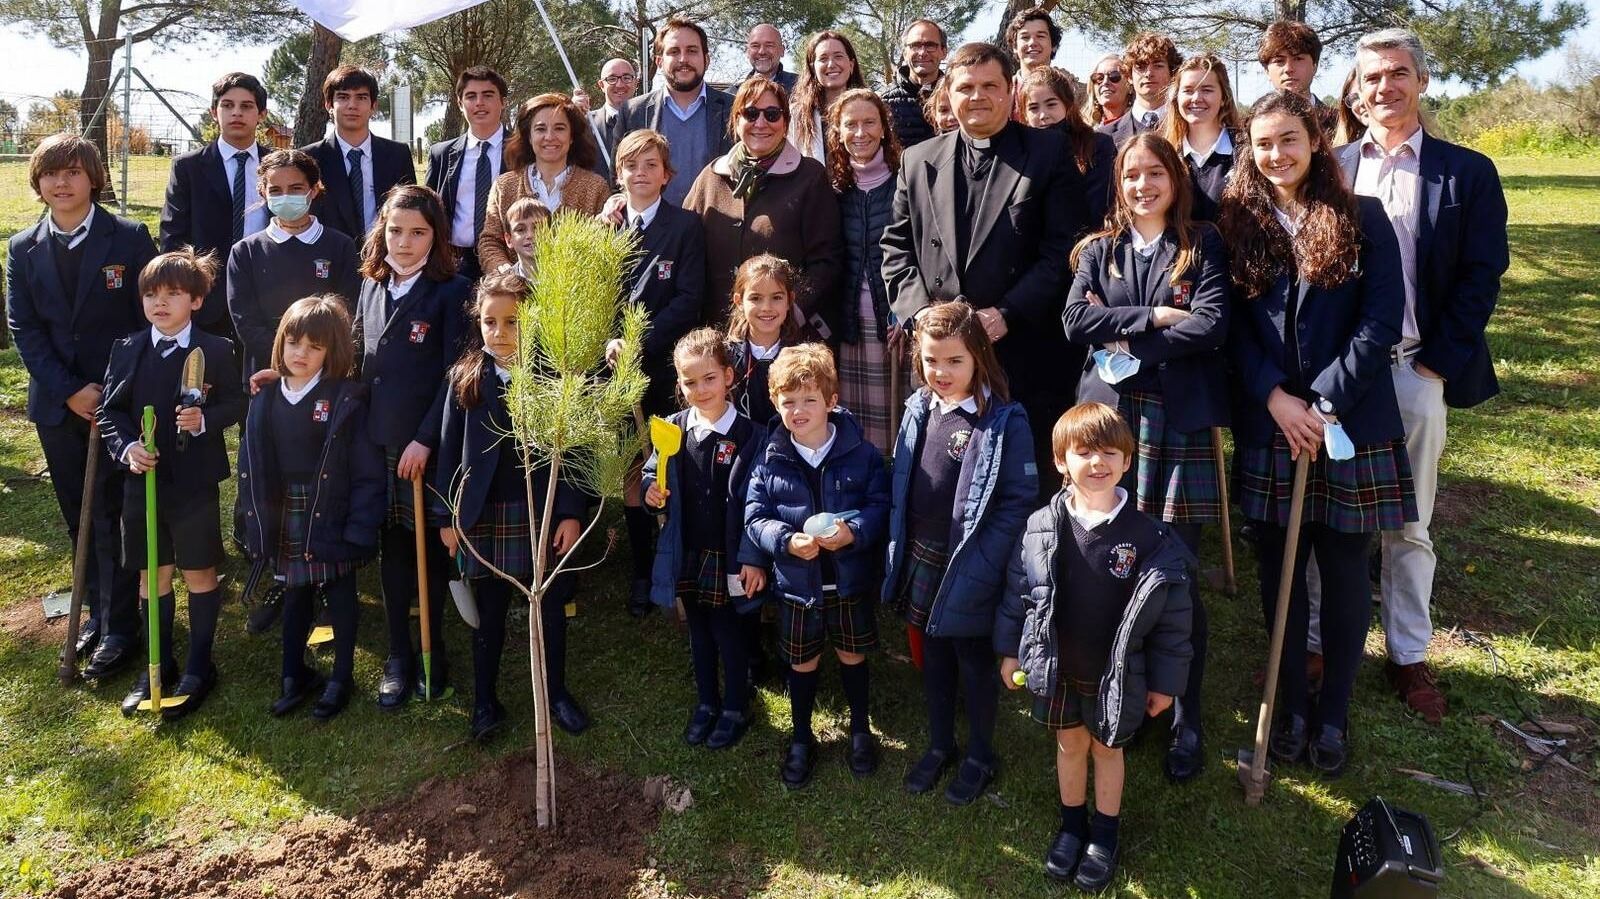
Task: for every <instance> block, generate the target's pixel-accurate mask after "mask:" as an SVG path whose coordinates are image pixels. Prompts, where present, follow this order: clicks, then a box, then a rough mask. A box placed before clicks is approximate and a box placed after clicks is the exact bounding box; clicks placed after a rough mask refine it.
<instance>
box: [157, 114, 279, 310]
mask: <svg viewBox="0 0 1600 899" xmlns="http://www.w3.org/2000/svg"><path fill="white" fill-rule="evenodd" d="M235 152H238V151H236V150H234V149H233V148H232V147H228V146H223V145H221V144H220V143H219V141H212V142H211V143H208V144H206V145H205V146H204V147H201V148H200V149H198V150H195V151H193V152H191V153H185V154H183V155H182V156H179V157H177V158H176V159H174V160H172V175H171V177H170V178H169V179H168V181H167V196H166V201H165V202H164V203H163V204H162V207H161V252H163V253H170V252H172V251H174V250H177V249H180V248H182V247H184V246H193V247H194V248H195V251H196V252H199V253H209V254H211V255H212V256H213V257H214V258H215V259H216V260H217V264H218V266H220V267H222V270H221V271H220V272H219V273H218V276H217V280H216V281H215V282H214V283H213V284H212V285H211V292H210V293H209V294H206V301H205V304H204V305H203V306H201V307H200V309H199V310H197V311H196V312H195V314H194V321H195V323H196V324H198V325H199V326H200V327H201V328H203V329H205V330H207V331H210V332H211V333H213V334H220V335H222V336H224V337H232V336H233V321H232V319H231V318H230V317H229V316H228V277H227V269H226V265H227V262H228V253H229V252H230V251H231V249H232V248H233V244H234V240H233V213H234V208H233V207H234V203H233V184H232V182H231V180H230V178H229V176H228V168H227V165H228V163H227V162H226V161H225V160H224V155H228V156H231V155H232V154H233V153H235ZM253 152H254V154H255V158H256V160H257V161H259V160H261V159H263V158H265V157H266V155H267V154H268V153H271V152H272V148H271V147H268V146H265V145H264V144H257V145H256V146H255V147H254V150H253ZM255 187H256V186H255V183H254V179H246V181H245V183H244V197H243V201H244V204H245V228H244V231H245V234H244V235H243V236H249V235H250V234H251V233H253V232H252V231H251V224H252V222H254V221H260V219H261V209H262V207H263V206H264V203H263V201H262V199H261V197H260V196H259V195H258V194H257V193H256V190H255ZM262 227H264V225H262ZM134 278H135V280H137V278H138V273H137V272H135V273H134Z"/></svg>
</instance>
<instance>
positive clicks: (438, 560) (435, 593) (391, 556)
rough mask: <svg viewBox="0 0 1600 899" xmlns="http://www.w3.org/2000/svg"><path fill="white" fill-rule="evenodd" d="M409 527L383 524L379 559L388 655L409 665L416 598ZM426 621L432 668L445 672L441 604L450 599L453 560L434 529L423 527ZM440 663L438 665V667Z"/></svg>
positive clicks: (414, 551) (414, 549)
mask: <svg viewBox="0 0 1600 899" xmlns="http://www.w3.org/2000/svg"><path fill="white" fill-rule="evenodd" d="M416 540H417V538H416V535H415V534H414V533H412V531H411V529H410V528H407V527H404V526H402V525H399V524H393V523H388V524H385V525H384V526H383V538H382V550H381V558H380V561H379V569H380V572H379V573H380V575H381V578H380V579H381V581H382V583H383V612H384V617H385V620H386V621H387V622H388V628H389V657H390V658H400V659H405V660H406V664H407V665H412V664H413V663H412V658H413V655H414V650H413V649H412V648H411V601H412V600H414V599H416V598H417V543H416ZM426 551H427V557H428V624H429V627H430V628H431V635H432V637H433V661H434V671H436V672H437V671H440V670H444V671H448V670H449V665H448V659H447V657H446V654H445V645H444V607H445V606H446V605H447V604H448V603H449V602H450V573H451V572H453V571H455V563H454V562H452V561H451V559H450V554H449V553H448V552H447V551H446V550H445V548H444V543H443V541H441V540H440V539H439V531H438V529H437V528H431V527H430V528H428V529H427V550H426ZM441 666H442V667H441Z"/></svg>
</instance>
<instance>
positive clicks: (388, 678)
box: [378, 656, 411, 712]
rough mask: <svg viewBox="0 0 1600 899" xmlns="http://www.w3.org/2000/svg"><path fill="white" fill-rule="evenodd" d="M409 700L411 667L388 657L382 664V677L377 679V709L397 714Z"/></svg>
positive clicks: (402, 660) (398, 658)
mask: <svg viewBox="0 0 1600 899" xmlns="http://www.w3.org/2000/svg"><path fill="white" fill-rule="evenodd" d="M409 698H411V666H410V665H409V664H407V662H406V660H405V659H402V658H400V657H398V656H390V657H389V658H388V659H387V660H385V661H384V663H383V677H381V678H379V679H378V708H380V709H382V710H384V711H385V712H397V711H399V710H400V708H401V707H402V706H404V705H405V704H406V700H407V699H409Z"/></svg>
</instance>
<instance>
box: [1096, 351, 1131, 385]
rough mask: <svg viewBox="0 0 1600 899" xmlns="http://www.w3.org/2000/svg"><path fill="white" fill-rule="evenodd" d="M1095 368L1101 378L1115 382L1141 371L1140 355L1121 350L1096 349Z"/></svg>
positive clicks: (1110, 382) (1109, 382)
mask: <svg viewBox="0 0 1600 899" xmlns="http://www.w3.org/2000/svg"><path fill="white" fill-rule="evenodd" d="M1094 369H1095V371H1096V372H1098V373H1099V374H1100V380H1102V381H1104V382H1106V383H1107V384H1115V383H1117V382H1119V381H1126V380H1127V379H1129V378H1131V377H1133V376H1134V375H1136V374H1138V373H1139V357H1138V356H1135V355H1133V354H1132V353H1124V352H1122V351H1120V350H1117V351H1113V350H1095V351H1094Z"/></svg>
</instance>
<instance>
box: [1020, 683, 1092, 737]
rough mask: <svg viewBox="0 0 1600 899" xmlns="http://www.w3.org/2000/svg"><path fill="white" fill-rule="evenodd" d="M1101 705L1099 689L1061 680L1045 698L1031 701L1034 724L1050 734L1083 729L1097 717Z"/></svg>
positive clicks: (1086, 684)
mask: <svg viewBox="0 0 1600 899" xmlns="http://www.w3.org/2000/svg"><path fill="white" fill-rule="evenodd" d="M1099 704H1100V685H1099V684H1097V683H1093V682H1092V681H1080V680H1077V679H1075V678H1071V677H1062V678H1060V679H1058V680H1057V681H1056V688H1055V689H1054V690H1052V691H1051V692H1050V695H1049V696H1048V697H1045V696H1035V697H1034V699H1033V720H1035V721H1037V722H1039V723H1040V724H1043V725H1044V726H1045V727H1048V728H1050V729H1051V730H1069V729H1071V728H1074V727H1083V726H1085V725H1086V724H1088V723H1089V721H1090V720H1091V719H1093V718H1095V717H1096V715H1097V712H1098V709H1099Z"/></svg>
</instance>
